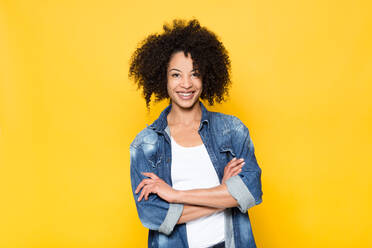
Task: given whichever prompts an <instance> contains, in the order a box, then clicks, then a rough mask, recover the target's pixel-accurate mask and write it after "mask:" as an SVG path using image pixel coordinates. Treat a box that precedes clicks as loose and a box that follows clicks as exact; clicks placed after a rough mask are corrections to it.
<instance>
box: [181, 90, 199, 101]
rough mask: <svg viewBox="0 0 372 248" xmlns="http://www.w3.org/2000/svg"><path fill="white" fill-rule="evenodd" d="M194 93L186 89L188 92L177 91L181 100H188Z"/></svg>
mask: <svg viewBox="0 0 372 248" xmlns="http://www.w3.org/2000/svg"><path fill="white" fill-rule="evenodd" d="M194 93H195V91H188V92H185V91H182V92H181V91H179V92H177V95H178V96H179V97H180V98H181V99H183V100H190V99H192V98H193V97H194Z"/></svg>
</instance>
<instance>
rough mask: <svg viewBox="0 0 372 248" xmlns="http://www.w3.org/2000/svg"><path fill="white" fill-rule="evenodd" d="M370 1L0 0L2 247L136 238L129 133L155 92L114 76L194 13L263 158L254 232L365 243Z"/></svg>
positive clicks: (279, 244)
mask: <svg viewBox="0 0 372 248" xmlns="http://www.w3.org/2000/svg"><path fill="white" fill-rule="evenodd" d="M371 12H372V8H371V4H370V1H367V0H366V1H361V0H359V1H358V0H357V1H336V0H334V1H330V0H329V1H324V0H315V1H314V0H307V1H294V0H280V1H274V0H271V1H234V0H229V1H191V0H190V1H181V2H177V1H138V2H135V1H114V0H105V1H88V0H68V1H67V0H60V1H57V0H55V1H47V0H33V1H20V0H13V1H10V0H9V1H6V0H1V1H0V197H1V198H0V200H1V206H0V247H6V248H8V247H9V248H10V247H12V248H13V247H17V248H18V247H22V248H23V247H27V248H29V247H30V248H31V247H34V248H36V247H37V248H39V247H45V248H75V247H76V248H78V247H79V248H84V247H89V248H96V247H97V248H98V247H105V248H112V247H145V246H146V245H147V229H145V228H144V227H142V225H141V223H140V221H139V219H138V217H137V213H136V210H135V205H134V201H133V198H132V195H131V189H130V178H129V148H128V147H129V144H130V142H131V141H132V139H133V138H134V136H135V135H136V133H138V132H139V131H140V130H141V129H142V128H144V127H145V123H148V124H150V123H151V122H152V121H153V120H154V119H155V118H156V117H157V116H158V114H159V113H160V111H161V110H162V109H163V108H164V107H165V106H166V105H167V102H165V101H164V102H161V103H159V104H155V105H152V109H151V112H150V113H147V111H146V108H145V101H144V100H143V99H142V98H141V93H140V92H137V91H136V86H135V85H134V84H133V82H130V81H129V80H128V78H127V73H128V62H129V57H130V55H131V54H132V52H133V51H134V49H135V47H136V45H137V44H138V42H139V41H141V40H142V39H143V38H145V36H147V35H148V34H150V33H153V32H159V31H161V27H162V24H163V23H164V22H170V21H171V20H172V19H173V18H187V19H190V18H192V17H195V18H198V19H199V21H200V22H201V24H202V25H205V26H207V27H208V28H210V29H211V30H212V31H214V32H216V33H217V34H218V35H219V37H220V38H221V40H222V41H223V43H224V45H225V46H226V48H227V49H228V51H229V52H230V56H231V60H232V75H233V77H232V79H233V86H232V88H231V91H230V98H229V100H228V101H227V102H226V103H224V104H222V105H217V106H215V107H213V108H209V109H210V110H216V111H220V112H224V113H227V114H233V115H236V116H238V117H239V118H240V119H242V120H243V122H244V123H245V124H246V125H247V126H248V128H249V129H250V132H251V136H252V139H253V142H254V144H255V148H256V156H257V159H258V162H259V164H260V166H261V168H262V170H263V174H262V182H263V192H264V195H263V203H262V204H260V205H258V206H255V207H253V208H252V209H251V210H250V211H249V212H250V216H251V220H252V225H253V231H254V235H255V238H256V242H257V245H258V247H265V248H288V247H303V248H306V247H339V248H341V247H372V237H371V236H372V235H371V230H372V224H371V223H372V221H371V215H372V214H371V209H372V199H371V195H372V194H371V193H372V192H371V188H372V185H371V171H372V169H371V166H372V163H371V162H372V159H371V153H372V151H371V150H372V141H371V137H372V130H371V126H372V114H371V113H372V112H371V111H372V101H371V100H370V98H371V92H372V86H371V83H372V48H371V44H372V34H371V32H372V20H371V17H370V15H371Z"/></svg>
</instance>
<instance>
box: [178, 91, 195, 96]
mask: <svg viewBox="0 0 372 248" xmlns="http://www.w3.org/2000/svg"><path fill="white" fill-rule="evenodd" d="M178 94H180V95H181V96H189V95H191V94H192V93H191V92H190V93H178Z"/></svg>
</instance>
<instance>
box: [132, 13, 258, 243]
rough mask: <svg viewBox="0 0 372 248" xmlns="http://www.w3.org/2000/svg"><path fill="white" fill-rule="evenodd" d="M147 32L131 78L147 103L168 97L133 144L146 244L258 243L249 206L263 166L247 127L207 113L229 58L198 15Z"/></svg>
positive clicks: (226, 78)
mask: <svg viewBox="0 0 372 248" xmlns="http://www.w3.org/2000/svg"><path fill="white" fill-rule="evenodd" d="M163 29H164V32H163V33H162V34H153V35H150V36H148V37H147V38H146V39H145V40H144V41H143V42H142V43H141V44H140V46H139V47H138V48H137V50H136V51H135V53H134V54H133V56H132V58H131V64H130V71H129V76H130V77H132V78H134V80H135V82H136V83H137V84H138V87H139V88H142V89H143V95H144V97H145V99H146V103H147V107H149V103H150V101H151V96H152V95H154V96H155V100H156V101H159V100H162V99H166V98H169V100H170V104H169V105H168V107H167V108H165V109H164V110H163V111H162V113H161V114H160V116H159V117H158V119H157V120H155V121H154V123H152V124H151V125H150V126H148V127H146V128H145V129H143V130H142V131H141V132H140V133H139V134H138V135H137V136H136V137H135V139H134V140H133V142H132V143H131V145H130V158H131V170H130V175H131V183H132V190H133V196H134V199H135V202H136V207H137V212H138V215H139V218H140V220H141V222H142V224H143V225H144V226H145V227H147V228H149V238H148V247H237V248H240V247H256V245H255V241H254V238H253V233H252V229H251V223H250V220H249V216H248V214H247V210H248V209H249V208H251V207H253V206H254V205H257V204H259V203H261V202H262V190H261V169H260V167H259V166H258V164H257V161H256V158H255V154H254V147H253V143H252V140H251V138H250V135H249V131H248V129H247V127H246V126H245V125H244V124H243V123H242V122H241V121H240V120H239V119H238V118H237V117H234V116H231V115H226V114H222V113H217V112H211V111H208V110H207V109H206V108H205V106H204V105H203V103H202V102H201V101H200V100H201V99H202V100H207V101H208V103H209V104H210V105H213V104H214V102H221V101H223V100H224V96H225V95H226V94H227V89H228V86H229V85H230V60H229V57H228V54H227V51H226V50H225V48H224V46H223V45H222V43H221V42H220V41H219V40H218V38H217V37H216V35H215V34H214V33H213V32H211V31H209V30H208V29H207V28H205V27H201V26H200V24H199V22H198V21H197V20H191V21H189V22H185V21H181V20H174V21H173V25H164V26H163Z"/></svg>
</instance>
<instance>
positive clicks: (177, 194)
mask: <svg viewBox="0 0 372 248" xmlns="http://www.w3.org/2000/svg"><path fill="white" fill-rule="evenodd" d="M182 193H183V191H182V190H176V189H175V190H174V198H173V201H172V203H182Z"/></svg>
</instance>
